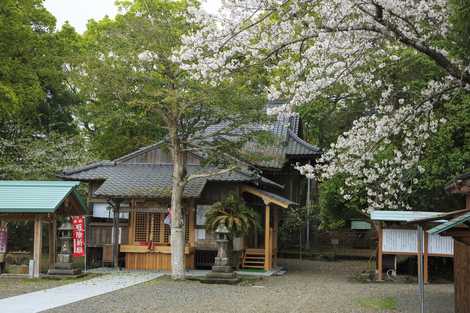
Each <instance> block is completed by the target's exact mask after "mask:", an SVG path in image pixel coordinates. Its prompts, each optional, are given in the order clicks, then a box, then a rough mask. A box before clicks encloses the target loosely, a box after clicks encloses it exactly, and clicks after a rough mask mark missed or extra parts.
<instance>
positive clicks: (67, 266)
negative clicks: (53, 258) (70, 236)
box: [54, 262, 73, 270]
mask: <svg viewBox="0 0 470 313" xmlns="http://www.w3.org/2000/svg"><path fill="white" fill-rule="evenodd" d="M54 268H55V269H61V270H71V269H73V267H72V263H65V262H57V263H56V264H54Z"/></svg>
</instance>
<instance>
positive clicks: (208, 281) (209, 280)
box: [201, 277, 240, 285]
mask: <svg viewBox="0 0 470 313" xmlns="http://www.w3.org/2000/svg"><path fill="white" fill-rule="evenodd" d="M239 282H240V278H238V277H236V278H231V279H226V278H208V277H206V278H203V279H201V283H204V284H227V285H235V284H238V283H239Z"/></svg>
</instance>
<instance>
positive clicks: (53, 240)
mask: <svg viewBox="0 0 470 313" xmlns="http://www.w3.org/2000/svg"><path fill="white" fill-rule="evenodd" d="M48 230H49V268H50V269H52V268H54V265H55V259H56V252H57V221H56V218H55V216H54V217H53V218H52V219H51V221H50V222H49V225H48Z"/></svg>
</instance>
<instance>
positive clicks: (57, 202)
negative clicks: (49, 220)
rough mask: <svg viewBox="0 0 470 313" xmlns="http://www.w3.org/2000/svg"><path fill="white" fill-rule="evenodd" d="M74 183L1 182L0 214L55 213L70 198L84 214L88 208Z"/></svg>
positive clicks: (76, 184)
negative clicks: (75, 201) (73, 199)
mask: <svg viewBox="0 0 470 313" xmlns="http://www.w3.org/2000/svg"><path fill="white" fill-rule="evenodd" d="M79 184H80V183H79V182H74V181H17V180H11V181H8V180H2V181H0V213H54V212H56V210H57V209H59V207H60V206H61V205H62V203H63V202H64V201H65V199H66V198H67V197H69V196H72V197H74V198H75V199H76V200H77V203H78V204H79V206H80V209H81V211H83V213H85V212H86V206H85V204H84V203H83V201H82V200H81V197H80V196H79V195H78V194H77V193H76V190H75V188H76V187H77V186H78V185H79Z"/></svg>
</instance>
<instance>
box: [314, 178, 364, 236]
mask: <svg viewBox="0 0 470 313" xmlns="http://www.w3.org/2000/svg"><path fill="white" fill-rule="evenodd" d="M341 188H344V179H343V178H342V177H338V176H337V177H334V178H333V179H330V180H328V181H325V182H324V183H322V184H321V185H320V194H319V205H318V206H319V218H320V228H322V229H327V230H329V229H337V228H342V227H344V226H346V221H348V220H350V219H352V218H362V217H364V216H363V214H362V213H361V210H362V209H363V208H364V207H365V206H366V203H365V200H364V199H365V197H364V196H363V195H357V194H355V195H353V198H352V199H350V200H345V199H344V198H343V196H342V194H341Z"/></svg>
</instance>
